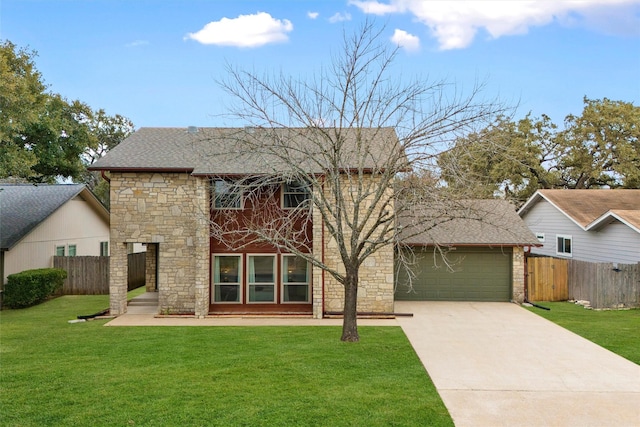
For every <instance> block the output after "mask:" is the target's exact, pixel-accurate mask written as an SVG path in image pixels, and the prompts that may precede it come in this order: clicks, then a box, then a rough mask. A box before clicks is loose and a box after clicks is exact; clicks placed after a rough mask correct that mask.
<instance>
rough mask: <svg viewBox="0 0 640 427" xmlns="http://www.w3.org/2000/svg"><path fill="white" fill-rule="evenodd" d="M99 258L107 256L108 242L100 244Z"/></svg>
mask: <svg viewBox="0 0 640 427" xmlns="http://www.w3.org/2000/svg"><path fill="white" fill-rule="evenodd" d="M100 256H109V242H100Z"/></svg>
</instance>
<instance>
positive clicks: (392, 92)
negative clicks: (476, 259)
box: [211, 22, 504, 341]
mask: <svg viewBox="0 0 640 427" xmlns="http://www.w3.org/2000/svg"><path fill="white" fill-rule="evenodd" d="M383 31H384V29H379V28H377V27H376V26H375V25H374V23H372V22H366V23H365V24H364V25H363V26H362V27H361V28H360V30H359V31H358V32H356V33H355V34H353V35H351V36H348V35H345V37H344V46H343V50H342V51H341V52H340V54H339V55H334V56H333V58H332V62H331V65H330V66H329V67H328V68H323V69H322V70H320V72H319V74H317V75H316V76H314V77H311V78H308V79H307V78H299V79H296V78H292V77H289V76H287V75H284V74H280V75H276V76H268V75H266V76H262V75H258V74H256V73H254V72H251V71H243V70H238V69H236V68H233V67H231V66H228V67H227V71H228V77H227V79H226V80H224V81H222V82H220V83H221V85H222V87H223V88H224V89H225V90H226V91H227V92H228V93H229V94H230V95H231V96H232V98H233V99H234V100H235V101H236V102H234V104H233V106H232V107H231V109H232V113H233V116H234V117H235V118H237V119H238V118H239V119H241V120H242V121H244V122H245V123H247V124H248V125H250V126H251V128H250V129H255V132H254V131H253V130H248V131H244V132H243V134H242V136H238V146H237V150H232V151H234V152H233V153H229V152H227V153H226V154H227V155H228V156H229V155H230V156H231V157H233V156H235V157H236V160H235V161H238V159H242V162H253V163H254V164H256V165H261V170H256V173H255V174H252V175H251V176H244V177H242V179H241V180H239V181H236V182H235V184H234V185H238V186H241V187H242V192H243V194H245V195H248V197H249V202H250V203H260V200H264V199H265V197H269V191H271V190H270V188H274V186H275V185H278V184H280V183H283V182H286V183H297V184H296V185H299V186H309V188H310V189H311V192H310V194H309V195H308V199H307V202H306V203H308V204H309V209H298V210H295V209H294V210H290V211H287V212H286V214H285V216H283V214H282V211H278V212H275V211H274V212H271V213H270V212H265V211H264V210H262V211H260V212H259V214H258V213H253V214H251V213H248V214H247V215H243V216H238V215H233V214H226V213H225V212H224V211H220V212H219V213H218V214H217V215H218V216H217V217H216V218H215V219H214V220H213V221H212V227H211V228H212V236H213V237H214V238H217V239H218V240H219V241H221V242H233V245H234V248H236V249H237V248H239V247H241V246H242V245H245V244H249V243H255V242H264V243H268V244H271V245H275V246H277V247H278V248H281V249H282V250H286V251H288V252H291V253H293V254H295V255H298V256H300V257H303V258H304V259H306V260H307V261H309V262H310V263H311V264H312V265H313V266H315V267H317V268H320V269H322V270H323V271H324V272H325V273H328V274H329V275H331V276H333V278H335V280H337V281H338V282H339V283H341V284H342V285H344V289H345V293H344V295H345V297H344V323H343V329H342V338H341V339H342V340H343V341H358V340H359V335H358V330H357V320H356V319H357V312H356V306H357V295H358V283H359V271H360V267H361V266H362V264H363V263H364V261H365V260H366V259H367V258H368V257H370V256H371V255H372V254H374V253H375V252H376V251H378V250H380V249H381V248H384V247H387V248H388V247H389V245H395V244H396V243H397V237H398V232H399V229H398V227H397V218H398V216H399V215H401V214H402V212H405V211H406V212H409V211H411V212H414V213H415V211H416V209H418V207H419V206H429V207H430V208H433V207H434V206H435V205H438V204H444V203H445V201H446V200H447V198H450V197H451V194H444V193H446V191H445V192H443V191H440V190H438V191H436V189H435V187H437V185H438V182H439V180H438V178H437V175H438V172H437V170H436V169H434V167H435V166H434V165H435V163H436V162H435V158H436V156H437V155H438V154H439V153H441V152H442V151H443V150H446V149H448V147H450V146H451V143H452V142H453V141H454V139H455V138H456V137H457V136H460V135H462V134H466V133H467V132H469V131H470V130H472V129H474V128H475V127H476V126H486V124H487V123H489V122H490V121H491V120H492V119H494V118H495V116H496V115H497V114H499V113H501V112H503V111H504V109H503V108H502V106H501V105H499V104H498V103H497V102H495V101H489V102H485V101H483V100H481V99H479V95H480V91H481V89H482V86H481V85H476V86H475V87H473V88H472V89H471V91H470V92H469V93H468V94H466V95H463V94H461V93H460V92H459V91H458V90H457V88H456V86H455V84H450V83H448V82H446V81H435V82H431V81H428V80H423V79H421V78H420V77H416V78H412V79H410V80H409V81H408V82H405V81H404V79H403V76H402V75H401V72H400V70H397V69H394V67H393V65H394V60H395V58H396V55H397V54H398V50H397V49H388V48H387V47H386V46H385V43H384V42H385V41H384V40H383V37H382V34H383ZM248 129H249V128H248ZM231 157H228V158H231ZM414 175H415V176H418V177H424V176H429V177H432V179H428V180H424V179H421V178H416V179H407V177H410V176H414ZM399 177H401V178H402V185H399V184H398V178H399ZM425 182H428V183H429V184H430V185H428V186H425V185H424V183H425ZM255 212H257V211H255ZM311 218H313V220H314V221H315V220H321V221H322V223H323V226H324V227H325V229H326V231H327V234H328V238H329V239H332V240H333V242H334V244H335V247H336V248H337V251H338V252H339V254H340V259H341V264H342V265H340V266H335V265H329V264H328V263H326V262H324V260H323V259H322V258H321V257H319V256H318V255H317V252H316V253H314V251H313V250H312V247H311V245H310V242H311V241H312V236H310V235H309V228H308V227H305V226H302V227H301V226H300V225H301V224H308V223H309V222H310V221H311ZM431 226H433V223H430V225H428V226H425V227H431ZM411 230H412V231H410V233H416V234H417V233H421V232H424V231H425V230H424V227H423V228H422V229H420V225H419V222H415V223H414V224H413V226H412V228H411ZM405 233H406V232H405Z"/></svg>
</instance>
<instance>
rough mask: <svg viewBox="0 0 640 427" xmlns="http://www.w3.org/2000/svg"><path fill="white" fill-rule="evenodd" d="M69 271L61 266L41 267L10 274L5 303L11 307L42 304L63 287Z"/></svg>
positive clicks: (5, 292)
mask: <svg viewBox="0 0 640 427" xmlns="http://www.w3.org/2000/svg"><path fill="white" fill-rule="evenodd" d="M66 278H67V272H66V271H65V270H61V269H59V268H40V269H36V270H26V271H23V272H21V273H16V274H10V275H9V276H8V277H7V284H6V285H5V288H4V301H3V303H4V304H5V305H6V306H7V307H9V308H25V307H31V306H33V305H36V304H40V303H41V302H43V301H44V300H46V299H47V298H48V297H50V296H51V295H53V294H54V293H55V292H56V291H58V290H59V289H61V288H62V285H63V283H64V279H66Z"/></svg>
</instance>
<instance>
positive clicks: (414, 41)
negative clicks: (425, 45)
mask: <svg viewBox="0 0 640 427" xmlns="http://www.w3.org/2000/svg"><path fill="white" fill-rule="evenodd" d="M391 41H392V42H393V43H395V44H397V45H398V46H400V47H401V48H403V49H404V50H406V51H407V52H417V51H418V50H420V38H418V36H414V35H413V34H409V33H407V32H406V31H403V30H399V29H397V28H396V30H395V31H394V32H393V36H391Z"/></svg>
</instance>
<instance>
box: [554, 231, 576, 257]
mask: <svg viewBox="0 0 640 427" xmlns="http://www.w3.org/2000/svg"><path fill="white" fill-rule="evenodd" d="M556 242H557V246H556V253H557V254H558V255H564V256H572V250H573V248H572V245H571V236H562V235H557V236H556Z"/></svg>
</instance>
